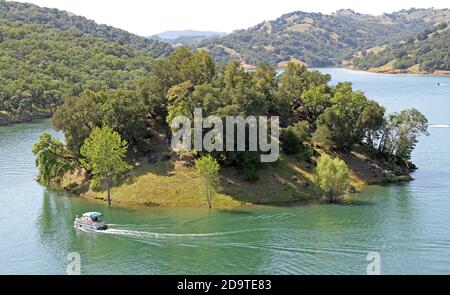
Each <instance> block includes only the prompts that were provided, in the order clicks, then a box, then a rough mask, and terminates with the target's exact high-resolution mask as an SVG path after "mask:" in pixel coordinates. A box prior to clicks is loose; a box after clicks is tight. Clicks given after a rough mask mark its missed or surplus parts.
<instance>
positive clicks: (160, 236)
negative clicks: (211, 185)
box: [99, 228, 255, 239]
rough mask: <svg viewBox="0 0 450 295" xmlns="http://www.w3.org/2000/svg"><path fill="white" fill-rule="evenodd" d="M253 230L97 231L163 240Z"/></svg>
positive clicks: (214, 235)
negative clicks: (195, 231)
mask: <svg viewBox="0 0 450 295" xmlns="http://www.w3.org/2000/svg"><path fill="white" fill-rule="evenodd" d="M248 231H255V230H254V229H253V230H240V231H228V232H216V233H203V234H202V233H156V232H146V231H137V230H126V229H116V228H109V229H107V230H104V231H99V233H102V234H110V235H117V236H126V237H130V238H144V239H145V238H156V239H164V238H199V237H217V236H225V235H233V234H240V233H244V232H248Z"/></svg>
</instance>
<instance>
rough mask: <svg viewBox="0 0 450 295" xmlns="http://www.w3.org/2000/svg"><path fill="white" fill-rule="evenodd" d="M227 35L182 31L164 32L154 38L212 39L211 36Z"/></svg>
mask: <svg viewBox="0 0 450 295" xmlns="http://www.w3.org/2000/svg"><path fill="white" fill-rule="evenodd" d="M226 34H227V33H224V32H213V31H195V30H183V31H165V32H162V33H159V34H156V35H155V36H158V37H159V38H161V39H171V40H174V39H177V38H180V37H212V36H223V35H226Z"/></svg>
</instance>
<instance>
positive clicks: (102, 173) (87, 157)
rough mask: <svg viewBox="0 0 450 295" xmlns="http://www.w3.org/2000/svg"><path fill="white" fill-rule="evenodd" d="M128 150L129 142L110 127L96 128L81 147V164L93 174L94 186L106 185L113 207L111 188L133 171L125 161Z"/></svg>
mask: <svg viewBox="0 0 450 295" xmlns="http://www.w3.org/2000/svg"><path fill="white" fill-rule="evenodd" d="M127 149H128V144H127V142H126V141H125V140H122V138H121V137H120V134H119V133H117V132H116V131H114V130H113V129H112V128H110V127H108V126H104V127H102V128H95V129H94V130H93V131H92V133H91V135H90V136H89V137H88V138H87V139H86V140H85V142H84V144H83V146H82V147H81V155H82V156H83V159H82V160H81V163H82V165H83V166H84V167H85V168H86V169H87V171H89V172H90V173H92V176H93V179H92V180H93V185H100V184H105V185H106V187H107V191H108V205H111V186H112V185H113V184H114V183H115V182H116V181H117V180H118V178H119V177H120V176H122V175H123V174H125V173H126V172H128V171H129V170H130V169H131V165H129V164H128V163H127V162H126V161H124V158H125V154H126V152H127Z"/></svg>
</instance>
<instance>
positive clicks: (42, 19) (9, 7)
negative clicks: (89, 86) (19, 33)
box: [0, 1, 172, 57]
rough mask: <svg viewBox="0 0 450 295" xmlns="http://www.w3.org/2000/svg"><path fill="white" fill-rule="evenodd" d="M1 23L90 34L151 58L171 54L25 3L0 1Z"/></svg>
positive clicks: (123, 33)
mask: <svg viewBox="0 0 450 295" xmlns="http://www.w3.org/2000/svg"><path fill="white" fill-rule="evenodd" d="M0 20H4V21H6V22H9V23H13V22H18V21H20V22H22V23H26V24H37V25H44V26H47V27H51V28H54V29H57V30H59V31H65V32H67V33H69V34H71V35H73V36H80V35H83V34H86V35H91V36H95V37H98V38H102V39H104V40H107V41H111V42H114V43H116V44H123V45H127V46H129V47H130V48H132V49H135V50H142V51H145V52H146V53H148V54H150V55H151V56H153V57H160V56H167V55H168V54H170V53H171V51H172V46H171V45H170V44H167V43H164V42H160V41H157V40H151V39H146V38H144V37H140V36H137V35H134V34H131V33H128V32H126V31H124V30H121V29H117V28H113V27H111V26H107V25H99V24H97V23H95V22H94V21H92V20H88V19H86V18H85V17H82V16H77V15H73V14H71V13H69V12H66V11H62V10H58V9H50V8H45V7H39V6H36V5H33V4H28V3H18V2H11V1H0Z"/></svg>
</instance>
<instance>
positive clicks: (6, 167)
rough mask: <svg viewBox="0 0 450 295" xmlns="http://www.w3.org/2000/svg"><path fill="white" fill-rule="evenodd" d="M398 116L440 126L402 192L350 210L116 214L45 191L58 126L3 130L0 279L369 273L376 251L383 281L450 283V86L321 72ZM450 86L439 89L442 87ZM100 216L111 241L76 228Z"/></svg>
mask: <svg viewBox="0 0 450 295" xmlns="http://www.w3.org/2000/svg"><path fill="white" fill-rule="evenodd" d="M320 70H321V71H323V72H326V73H330V74H332V76H333V83H336V82H340V81H351V82H353V84H354V88H356V89H360V90H363V91H365V92H366V94H367V95H368V97H370V98H372V99H375V100H377V101H378V102H380V103H381V104H382V105H384V106H386V107H387V109H388V110H389V111H399V110H402V109H405V108H410V107H415V108H417V109H419V110H420V111H421V112H423V113H424V114H425V115H426V116H427V117H428V119H429V122H430V124H431V127H430V136H429V137H424V138H421V140H420V143H419V144H418V146H417V148H416V150H415V151H414V154H413V161H414V163H415V164H417V165H418V166H419V170H418V171H417V172H416V173H415V174H414V175H413V176H414V178H415V180H414V181H412V182H410V183H407V184H403V185H389V186H371V187H369V188H368V189H367V190H366V191H365V192H364V193H360V194H355V195H353V196H352V200H351V201H350V202H348V203H346V204H345V205H319V204H308V205H302V206H295V207H254V208H253V207H252V208H242V209H233V210H212V211H209V210H207V209H198V208H187V209H182V208H176V209H175V208H168V209H167V208H138V207H113V208H108V207H107V206H105V205H104V204H102V203H97V202H93V201H88V200H84V199H81V198H78V197H74V196H68V195H65V194H62V193H55V192H52V191H50V190H47V189H46V188H44V187H42V186H41V185H39V184H38V183H36V182H35V180H34V178H35V176H36V174H37V171H36V168H35V165H34V157H33V155H32V153H31V148H32V146H33V143H34V142H35V141H36V140H37V139H38V138H39V134H40V133H41V132H52V133H53V134H55V135H58V136H61V135H60V134H58V133H56V132H55V131H53V130H52V129H51V125H50V121H48V120H47V121H40V122H36V123H31V124H20V125H14V126H10V127H2V128H0V274H65V273H66V268H67V265H68V263H69V261H68V260H67V254H68V253H71V252H78V253H79V254H80V257H81V272H82V274H365V273H366V268H367V264H368V261H367V260H366V258H367V254H368V253H369V252H378V253H379V254H380V257H381V272H382V273H383V274H450V181H449V179H450V128H449V127H450V77H437V76H415V75H404V76H401V75H381V74H372V73H364V72H354V71H349V70H345V69H333V68H330V69H320ZM437 82H439V83H441V86H437V85H436V83H437ZM93 210H95V211H101V212H103V213H104V214H105V217H106V220H107V222H108V223H110V224H111V228H110V229H109V230H108V231H106V232H104V233H86V232H79V231H76V230H75V229H74V228H73V220H74V217H75V215H76V214H80V213H83V212H86V211H93Z"/></svg>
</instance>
